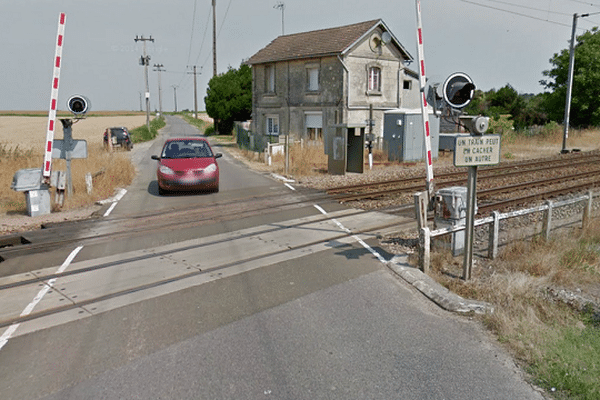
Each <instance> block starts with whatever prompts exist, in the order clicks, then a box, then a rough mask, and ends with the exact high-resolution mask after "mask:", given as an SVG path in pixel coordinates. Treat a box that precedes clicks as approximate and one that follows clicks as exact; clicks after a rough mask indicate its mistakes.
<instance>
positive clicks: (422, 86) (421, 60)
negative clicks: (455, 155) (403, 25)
mask: <svg viewBox="0 0 600 400" xmlns="http://www.w3.org/2000/svg"><path fill="white" fill-rule="evenodd" d="M416 2H417V42H418V43H417V45H418V46H417V47H418V58H419V89H420V91H421V114H422V115H423V135H424V137H425V151H426V153H427V159H426V160H425V161H426V162H427V192H428V193H429V199H430V200H431V198H432V197H433V191H434V187H433V160H432V155H431V135H430V130H429V112H428V110H427V95H426V93H425V85H426V84H427V79H426V75H425V52H424V50H423V23H422V21H421V2H420V1H419V0H416Z"/></svg>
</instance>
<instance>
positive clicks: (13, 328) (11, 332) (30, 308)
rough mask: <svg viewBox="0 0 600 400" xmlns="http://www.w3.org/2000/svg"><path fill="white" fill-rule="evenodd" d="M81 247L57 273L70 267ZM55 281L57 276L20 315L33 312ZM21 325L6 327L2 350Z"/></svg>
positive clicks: (0, 343)
mask: <svg viewBox="0 0 600 400" xmlns="http://www.w3.org/2000/svg"><path fill="white" fill-rule="evenodd" d="M81 249H83V246H79V247H77V248H76V249H75V250H73V251H72V252H71V254H69V256H68V257H67V259H66V260H65V261H64V262H63V263H62V265H61V266H60V268H59V269H58V270H57V271H56V273H57V274H62V273H63V272H65V270H66V269H67V268H68V267H69V265H71V263H72V262H73V260H74V259H75V257H76V256H77V254H78V253H79V252H80V251H81ZM55 283H56V278H53V279H50V280H49V281H48V282H47V283H46V285H45V286H44V287H43V288H42V289H41V290H40V291H39V292H38V294H37V295H36V296H35V297H34V298H33V300H32V301H31V303H29V304H28V305H27V307H25V309H24V310H23V312H21V314H20V316H21V317H25V316H27V315H29V314H31V312H32V311H33V309H34V308H35V306H36V305H37V304H38V303H39V302H40V301H42V299H43V298H44V296H45V295H46V293H48V291H49V290H50V289H51V288H52V287H54V284H55ZM19 325H21V324H20V323H16V324H12V325H11V326H9V327H8V329H6V331H4V333H3V334H2V336H0V350H2V348H3V347H4V346H5V345H6V343H8V340H9V339H10V338H11V337H12V335H14V333H15V332H16V331H17V329H18V328H19Z"/></svg>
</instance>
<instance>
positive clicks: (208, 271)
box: [0, 210, 412, 328]
mask: <svg viewBox="0 0 600 400" xmlns="http://www.w3.org/2000/svg"><path fill="white" fill-rule="evenodd" d="M364 214H366V212H365V211H362V210H343V211H340V212H338V213H334V214H332V215H318V216H313V217H310V218H308V219H300V220H295V221H294V222H293V223H280V224H272V225H265V226H263V227H261V228H260V229H258V230H257V229H255V228H251V229H248V230H243V231H239V232H235V233H234V234H225V235H217V236H215V237H208V238H205V239H201V240H195V241H188V242H186V243H183V244H179V245H175V246H164V247H162V248H160V249H157V250H144V251H138V252H133V253H130V254H124V255H121V256H119V257H113V258H111V257H109V258H107V259H100V260H91V261H88V262H83V263H81V264H80V265H78V266H76V267H74V269H68V270H66V271H64V272H60V273H57V272H55V271H54V268H52V269H44V270H40V271H32V272H30V273H28V274H24V275H21V276H19V277H10V278H5V279H2V278H0V298H3V297H4V298H6V297H10V296H11V293H15V291H19V290H24V291H27V293H35V292H36V291H38V290H40V288H44V287H47V289H48V290H49V292H48V293H52V292H54V293H55V295H56V296H64V298H62V297H61V298H60V299H59V300H62V301H60V302H57V301H54V302H53V303H52V302H51V303H52V304H54V305H52V306H49V307H46V308H41V309H40V310H37V311H35V312H32V313H30V314H25V315H17V314H14V315H12V316H11V317H6V316H5V317H4V318H1V319H0V328H5V327H8V326H11V325H14V324H21V323H24V322H28V321H33V320H37V319H40V318H43V317H47V316H52V315H54V314H58V313H62V312H66V311H71V310H82V311H81V313H89V314H93V313H94V311H95V310H96V307H97V305H98V304H100V303H102V302H107V301H111V300H116V301H120V300H119V299H122V298H125V297H127V296H129V295H135V297H136V298H138V299H139V297H144V296H150V297H152V296H155V293H156V292H155V289H157V290H161V289H163V288H167V287H168V286H169V285H171V284H183V285H186V284H188V283H189V284H198V281H199V280H200V281H203V282H208V281H212V280H216V279H220V278H221V277H222V275H224V274H227V273H231V271H230V270H231V269H235V268H240V269H242V270H244V269H245V268H248V264H255V265H258V266H264V265H269V264H270V263H273V260H274V259H275V260H280V261H283V260H288V259H292V258H296V257H301V256H303V255H306V254H310V253H311V252H312V251H315V250H314V249H313V250H311V248H315V247H318V248H320V249H321V250H326V249H328V248H331V246H332V245H331V244H332V243H334V244H335V243H338V244H337V245H336V246H340V243H344V240H352V241H354V240H355V239H352V238H353V237H355V236H356V235H368V236H373V235H374V234H375V233H376V232H380V231H382V230H386V229H389V228H392V227H394V228H395V227H397V226H398V219H397V218H393V219H391V218H390V219H388V221H387V222H385V221H379V222H377V223H372V224H371V225H370V226H368V227H366V228H365V229H362V230H361V229H353V230H352V231H351V232H350V231H343V230H337V229H334V227H335V226H336V225H337V222H335V221H333V220H334V219H340V218H342V219H346V220H352V219H356V218H359V217H360V216H363V219H366V218H367V217H366V216H365V215H364ZM392 220H393V222H391V221H392ZM328 222H331V224H330V225H331V227H332V228H331V229H323V227H322V224H323V223H325V224H327V223H328ZM406 224H412V221H410V220H408V221H407V222H406ZM307 229H308V230H314V231H315V235H314V238H312V240H304V239H298V240H296V241H295V242H294V241H292V242H291V243H290V244H289V245H285V246H281V244H279V245H277V246H273V245H271V246H270V247H269V246H267V248H266V249H264V250H263V249H262V248H261V249H259V250H257V251H256V252H254V253H253V254H249V255H246V256H244V257H239V258H236V259H235V260H234V261H231V258H229V260H230V261H226V262H222V261H219V260H216V261H215V260H212V259H211V262H210V263H209V262H206V261H205V260H202V259H201V258H198V257H193V256H190V254H204V253H209V254H214V252H215V248H219V249H223V248H227V247H229V246H232V247H235V243H236V242H239V241H257V242H259V241H261V240H262V241H263V242H265V243H266V242H270V241H271V240H270V239H267V238H285V237H286V234H287V235H288V236H289V235H290V232H292V231H295V232H298V231H304V230H307ZM281 241H282V242H284V243H285V242H286V239H281ZM316 251H318V250H316ZM186 254H187V255H186ZM188 258H190V260H187V259H188ZM224 259H226V258H225V257H223V260H224ZM192 260H193V261H192ZM151 264H155V265H156V264H159V265H162V264H164V270H165V271H167V272H165V273H164V274H163V273H160V274H159V275H156V274H154V273H152V272H144V273H145V274H147V276H146V277H141V278H140V277H139V276H138V277H137V278H140V279H139V283H137V281H136V283H135V284H133V283H132V284H130V285H129V286H127V287H122V286H117V287H115V288H113V287H112V286H111V287H110V290H107V291H103V292H101V294H99V295H87V296H79V298H77V297H78V296H69V293H68V290H67V289H66V286H68V285H69V283H72V282H77V281H86V280H87V281H94V279H97V278H95V277H97V276H98V274H104V276H122V274H124V273H125V272H123V271H124V270H128V269H129V268H134V269H135V268H136V267H135V266H136V265H137V266H138V267H137V268H138V269H139V270H141V271H145V268H143V267H142V268H140V266H145V265H151ZM51 270H52V271H51ZM162 270H163V269H162V268H161V271H162ZM58 279H60V281H57V280H58ZM65 282H66V283H65ZM125 282H128V281H127V280H125ZM65 285H66V286H65ZM65 290H66V291H65ZM85 292H86V291H84V293H85ZM99 309H102V306H99Z"/></svg>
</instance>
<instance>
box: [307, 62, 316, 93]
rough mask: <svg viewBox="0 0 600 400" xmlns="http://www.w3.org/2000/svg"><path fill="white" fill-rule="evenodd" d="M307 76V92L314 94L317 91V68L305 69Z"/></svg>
mask: <svg viewBox="0 0 600 400" xmlns="http://www.w3.org/2000/svg"><path fill="white" fill-rule="evenodd" d="M306 72H307V76H308V91H309V92H316V91H318V90H319V68H314V67H311V68H307V69H306Z"/></svg>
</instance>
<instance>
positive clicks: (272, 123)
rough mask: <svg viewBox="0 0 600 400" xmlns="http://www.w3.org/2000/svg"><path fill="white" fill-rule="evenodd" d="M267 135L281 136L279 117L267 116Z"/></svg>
mask: <svg viewBox="0 0 600 400" xmlns="http://www.w3.org/2000/svg"><path fill="white" fill-rule="evenodd" d="M266 133H267V135H269V136H271V135H275V136H278V135H279V115H267V132H266Z"/></svg>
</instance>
